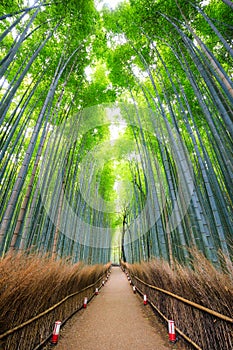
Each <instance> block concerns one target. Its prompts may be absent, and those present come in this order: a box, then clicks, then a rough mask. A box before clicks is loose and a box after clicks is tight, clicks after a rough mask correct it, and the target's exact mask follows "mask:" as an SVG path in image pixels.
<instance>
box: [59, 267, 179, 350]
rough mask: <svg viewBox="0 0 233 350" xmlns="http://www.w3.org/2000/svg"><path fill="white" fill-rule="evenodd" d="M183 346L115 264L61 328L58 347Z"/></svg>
mask: <svg viewBox="0 0 233 350" xmlns="http://www.w3.org/2000/svg"><path fill="white" fill-rule="evenodd" d="M78 349H81V350H99V349H101V350H102V349H106V350H119V349H121V350H168V349H183V347H182V344H181V343H179V342H178V343H176V344H171V343H169V341H168V335H167V332H166V327H164V325H162V324H161V323H160V322H159V321H158V320H157V319H156V317H155V316H154V314H153V312H152V310H151V309H150V306H149V305H146V306H144V305H143V300H142V298H141V297H139V296H138V295H136V294H134V293H133V291H132V287H131V286H130V284H129V282H128V280H127V277H126V276H125V274H124V273H123V272H122V270H121V269H120V268H119V267H113V268H112V273H111V277H110V279H109V280H108V282H107V284H106V285H105V286H104V287H103V288H102V289H101V291H100V293H99V295H97V296H96V297H95V298H94V299H93V300H92V301H91V302H90V303H89V304H88V305H87V308H86V309H82V310H81V311H80V312H78V313H77V314H76V315H75V316H74V317H73V318H72V319H71V320H69V321H68V323H67V324H66V325H65V326H64V328H63V329H62V330H61V333H60V338H59V343H58V345H57V346H56V350H78Z"/></svg>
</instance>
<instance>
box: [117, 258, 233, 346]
mask: <svg viewBox="0 0 233 350" xmlns="http://www.w3.org/2000/svg"><path fill="white" fill-rule="evenodd" d="M193 257H194V258H193V262H192V265H193V269H190V268H188V267H184V266H181V265H179V264H176V265H175V268H174V270H172V269H171V268H170V266H169V264H168V263H167V262H165V261H161V260H153V261H150V262H148V263H141V264H134V265H129V264H124V265H123V266H124V267H125V268H127V269H128V270H129V273H131V274H134V275H136V276H137V277H139V278H140V279H142V280H144V281H146V282H147V283H149V284H152V285H154V286H156V287H159V288H162V289H164V290H167V291H170V292H172V293H174V294H177V295H179V296H181V297H183V298H185V299H188V300H190V301H192V302H195V303H197V304H200V305H203V306H205V307H207V308H209V309H212V310H214V311H217V312H219V313H220V314H223V315H225V316H228V317H230V318H233V310H232V306H233V280H232V276H233V274H232V272H233V264H232V262H230V261H228V262H227V269H228V271H226V272H220V271H218V270H216V269H215V268H214V267H213V265H212V264H211V263H210V262H209V261H208V260H207V259H205V258H204V257H203V256H202V255H201V254H199V253H197V252H193ZM133 282H134V283H135V285H137V286H138V287H139V288H140V289H142V290H143V292H144V293H146V294H148V297H149V299H150V300H151V301H153V302H154V303H155V305H156V306H157V307H158V308H159V310H160V311H161V312H162V313H163V314H164V315H165V316H166V317H167V318H168V319H173V320H174V321H175V324H176V326H177V327H178V328H179V329H180V330H182V331H183V332H184V333H185V334H186V335H188V336H189V337H190V338H191V339H192V340H193V341H194V342H195V343H196V344H198V345H199V346H200V347H201V348H202V349H205V350H215V349H216V350H220V349H221V350H230V349H233V324H232V323H230V322H226V321H223V320H221V319H219V318H217V317H215V316H213V315H209V314H208V313H206V312H203V311H200V310H198V309H195V308H193V307H191V306H189V305H186V304H184V303H182V302H180V301H178V300H176V299H174V298H172V297H170V296H167V295H165V294H163V293H160V292H157V291H155V290H153V289H149V288H148V287H145V286H144V285H143V284H141V283H139V282H138V281H137V280H135V279H134V280H133ZM191 348H192V347H191Z"/></svg>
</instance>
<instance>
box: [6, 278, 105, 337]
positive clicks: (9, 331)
mask: <svg viewBox="0 0 233 350" xmlns="http://www.w3.org/2000/svg"><path fill="white" fill-rule="evenodd" d="M104 275H105V273H103V274H102V275H101V276H100V277H99V278H98V280H97V281H95V282H94V283H92V284H90V285H89V286H87V287H85V288H83V289H81V290H79V291H77V292H74V293H72V294H69V295H67V296H66V297H65V298H63V299H62V300H60V301H59V302H58V303H57V304H55V305H53V306H51V307H50V308H48V309H47V310H45V311H43V312H41V313H40V314H38V315H36V316H34V317H32V318H30V319H29V320H27V321H25V322H23V323H21V324H20V325H18V326H16V327H14V328H12V329H9V330H8V331H6V332H5V333H2V334H0V340H1V339H3V338H5V337H6V336H8V335H10V334H12V333H14V332H16V331H18V330H19V329H21V328H24V327H25V326H28V325H29V324H30V323H33V322H34V321H36V320H38V319H39V318H41V317H43V316H44V315H46V314H48V313H49V312H51V311H53V310H54V309H56V308H57V307H58V306H60V305H61V304H63V303H64V302H65V301H66V300H68V299H70V298H72V297H74V296H76V295H78V294H80V293H82V292H84V291H85V290H87V289H90V288H92V287H94V286H95V285H96V284H97V283H98V282H99V281H100V280H101V279H102V278H103V276H104Z"/></svg>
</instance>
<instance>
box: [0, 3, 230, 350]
mask: <svg viewBox="0 0 233 350" xmlns="http://www.w3.org/2000/svg"><path fill="white" fill-rule="evenodd" d="M232 33H233V2H232V1H231V0H174V1H172V0H153V1H152V0H122V1H121V0H118V1H117V0H115V1H104V0H64V1H60V0H58V1H57V0H56V1H55V0H8V1H7V0H2V1H1V3H0V45H1V46H0V47H1V51H0V61H1V65H0V86H1V90H0V99H1V104H0V119H1V125H0V139H1V141H0V142H1V151H0V157H1V165H0V169H1V170H0V171H1V173H0V174H1V194H0V196H1V198H0V207H1V209H0V255H1V259H2V260H1V264H3V268H2V270H1V271H2V272H1V276H5V278H6V279H5V285H3V286H2V287H1V288H0V290H1V291H3V292H4V291H5V290H6V289H7V286H8V285H9V286H10V285H11V284H10V283H13V282H12V279H13V277H12V276H13V275H14V273H15V276H17V275H18V277H19V276H20V274H21V273H22V275H23V271H26V270H27V268H29V266H32V265H33V264H34V265H33V266H34V267H35V269H36V268H37V267H36V266H39V265H40V264H41V267H40V268H41V271H42V270H43V269H44V270H43V271H44V272H43V273H44V274H45V273H46V264H47V263H48V261H49V262H50V264H51V266H55V265H54V264H58V265H59V264H60V265H59V266H60V267H59V269H60V268H61V264H62V266H63V268H64V269H65V268H66V269H68V268H70V269H72V266H79V265H78V264H83V265H82V267H79V268H78V270H79V272H80V271H81V272H80V274H82V273H83V274H85V271H87V274H90V275H91V274H92V272H91V271H93V270H91V269H93V266H97V270H98V269H100V270H101V268H100V266H102V269H104V273H107V272H106V271H108V270H109V266H110V265H109V264H111V263H113V264H116V265H118V264H121V266H122V268H123V270H124V271H126V270H127V271H129V272H130V271H131V273H132V274H135V275H137V276H138V278H142V276H143V272H142V273H141V274H140V273H139V272H140V271H141V270H140V269H142V267H143V266H144V267H145V269H150V271H152V272H153V270H154V271H155V270H156V268H157V267H158V269H161V270H163V266H164V270H163V271H165V269H167V268H169V269H170V270H169V271H170V272H169V273H167V276H168V275H169V276H171V275H172V274H173V273H174V274H175V273H178V274H179V273H180V272H179V271H181V270H179V269H185V270H184V271H189V272H190V273H194V272H195V268H197V269H198V267H195V266H196V265H198V263H197V264H196V265H195V261H196V260H198V259H199V260H198V261H199V262H200V264H202V262H203V261H205V262H206V264H209V265H208V268H209V269H211V271H215V273H216V274H223V275H224V276H225V277H224V278H226V279H229V281H231V284H230V287H227V283H228V282H229V281H228V282H226V280H225V282H224V283H223V285H225V287H223V289H224V288H226V290H225V292H226V293H230V292H229V290H231V291H232V290H233V288H232V283H233V282H232V277H231V276H232V275H231V274H232V272H233V267H232V261H233V259H232V256H233V108H232V107H233V82H232V77H233V35H232ZM17 259H18V260H17ZM23 259H24V260H23ZM44 259H45V260H44ZM33 261H34V262H33ZM39 261H40V262H39ZM45 261H47V263H46V262H45ZM35 262H37V263H35ZM61 262H62V263H61ZM110 262H111V263H110ZM4 264H5V265H4ZM7 264H11V267H9V270H7V269H8V267H7V268H6V267H4V266H6V265H7ZM27 264H28V265H27ZM30 264H31V265H30ZM153 264H154V265H153ZM156 264H157V265H156ZM203 264H204V263H203ZM7 266H8V265H7ZM13 266H18V268H19V270H18V271H15V272H14V269H15V268H14V267H13ZM27 266H28V267H27ZM65 266H66V267H65ZM80 266H81V265H80ZM136 266H140V268H139V267H137V268H138V270H137V268H136ZM156 266H157V267H156ZM20 268H21V270H20ZM4 269H5V270H4ZM51 269H52V267H51ZM85 269H86V270H85ZM88 269H90V270H88ZM203 269H204V267H203ZM136 270H137V271H138V272H135V271H136ZM4 271H5V272H4ZM7 271H8V272H7ZM9 271H11V272H9ZM20 271H21V272H20ZM36 271H37V270H36ZM48 271H49V268H48ZM69 271H70V272H68V270H67V271H66V272H65V270H64V272H62V271H61V273H64V276H65V274H67V276H68V275H69V273H70V276H71V275H72V276H73V272H72V271H71V270H69ZM88 271H89V272H88ZM182 271H183V270H182ZM152 272H151V273H152ZM25 273H26V272H25ZM101 273H102V270H101V272H98V278H99V277H100V276H101ZM159 273H160V272H158V274H159ZM162 273H163V272H161V274H162ZM38 274H39V270H38ZM197 274H198V273H197ZM213 274H214V273H213ZM9 275H11V278H12V279H10V277H9ZM207 275H208V274H206V276H207ZM72 276H71V277H72ZM93 276H94V275H93ZM93 276H92V277H93ZM147 276H152V275H150V274H149V272H148V275H147ZM95 277H96V278H95ZM95 277H93V280H89V282H87V283H86V284H85V283H84V284H83V285H82V288H84V287H86V286H87V285H88V284H91V283H94V281H96V280H97V272H96V275H95ZM144 277H145V276H144ZM15 278H16V277H15ZM19 278H20V277H19ZM62 278H63V277H62ZM64 278H65V277H64ZM72 278H73V277H72ZM205 278H207V277H205ZM219 278H220V277H219ZM67 279H68V277H67ZM142 279H143V278H142ZM144 279H145V278H144ZM80 280H81V277H80ZM190 280H191V278H190ZM216 280H217V277H216V279H215V282H213V285H216V283H217V282H216ZM134 282H135V284H136V280H135V281H134ZM152 282H153V283H152ZM22 283H23V282H22ZM25 283H26V282H25ZM54 283H55V282H54ZM57 283H58V284H59V283H60V282H59V281H58V282H57ZM62 283H63V282H62ZM67 283H68V282H67ZM138 283H139V282H138ZM147 283H150V284H155V283H157V282H156V281H154V280H153V279H152V277H148V279H147ZM190 283H191V282H190ZM210 283H211V282H210ZM229 283H230V282H229ZM19 284H20V282H19ZM4 286H5V287H4ZM158 287H161V288H163V286H159V285H158ZM80 288H81V286H80ZM167 288H168V287H167ZM35 289H36V288H35ZM164 289H166V288H164ZM174 292H176V293H178V292H177V290H176V291H175V290H174ZM4 293H5V292H4ZM67 293H68V291H67ZM70 293H73V290H70ZM65 295H66V294H64V295H63V296H62V297H63V298H64V297H65ZM216 295H217V294H216ZM231 297H232V300H233V292H231ZM4 298H5V297H4ZM54 298H55V297H54ZM59 298H61V295H60V296H59ZM190 298H191V297H190ZM229 298H230V297H229ZM5 300H6V299H5ZM58 300H60V299H56V300H55V299H54V300H53V301H54V302H53V303H52V301H51V304H48V305H47V304H46V305H45V306H44V309H43V306H42V309H41V311H43V310H45V309H46V308H48V307H50V306H51V305H53V304H55V303H56V302H57V301H58ZM229 300H231V299H229ZM194 301H195V300H194ZM229 302H230V301H229ZM226 303H228V302H227V301H226ZM1 305H2V304H1V298H0V309H1ZM4 305H5V304H4ZM4 310H5V309H4ZM38 311H39V310H38ZM217 311H218V309H217ZM7 312H8V311H6V312H5V313H4V315H5V316H4V317H8V316H7V315H8V313H7ZM219 312H222V313H223V314H224V315H227V313H228V317H232V311H231V312H230V310H229V308H228V311H226V310H222V311H221V310H219ZM34 314H35V313H33V311H32V313H31V314H30V315H29V316H28V318H30V317H32V316H33V315H34ZM9 317H10V316H9ZM22 317H23V315H22ZM16 321H17V320H16ZM23 321H25V319H24V318H22V319H18V321H17V322H14V321H11V322H10V321H9V322H10V323H9V325H11V327H13V326H15V325H18V324H20V323H22V322H23ZM228 321H229V320H228ZM2 322H3V321H2ZM46 322H47V321H46ZM231 322H232V318H231ZM3 323H4V322H3ZM0 325H1V319H0ZM8 328H10V327H7V326H4V327H3V333H4V332H6V331H7V330H8ZM228 331H229V330H228ZM231 332H232V331H231ZM14 336H15V337H16V335H14ZM224 337H225V336H224ZM226 337H227V336H226ZM3 338H4V337H3ZM13 338H14V337H13ZM0 339H1V338H0ZM14 339H16V338H14ZM17 339H18V338H17ZM222 339H223V338H222ZM10 341H11V343H10ZM10 341H8V342H9V344H10V345H9V344H8V343H7V342H6V344H8V345H5V348H4V349H10V350H13V349H19V348H18V347H16V345H13V344H15V343H17V341H16V340H12V339H11V340H10ZM14 341H15V343H14ZM198 341H199V340H198V339H196V340H195V342H197V343H198ZM0 342H1V340H0ZM36 344H37V343H36V342H35V344H34V347H35V346H36ZM218 344H219V343H218ZM223 344H228V346H229V347H227V346H226V347H224V345H221V347H218V346H219V345H216V346H217V347H216V348H215V347H214V345H213V344H211V345H208V346H209V347H208V346H207V345H205V346H204V345H200V347H198V349H201V348H202V349H211V350H213V349H231V346H233V345H232V338H231V340H230V336H229V338H224V340H223ZM34 347H33V349H34ZM0 348H1V346H0ZM20 349H21V348H20ZM22 349H24V350H25V349H30V347H29V345H28V344H27V345H25V344H24V345H22Z"/></svg>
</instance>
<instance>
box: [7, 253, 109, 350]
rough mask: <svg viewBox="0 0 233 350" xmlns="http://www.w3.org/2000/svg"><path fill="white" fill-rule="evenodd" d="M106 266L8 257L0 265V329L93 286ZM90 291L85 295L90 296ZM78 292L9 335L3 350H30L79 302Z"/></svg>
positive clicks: (17, 322)
mask: <svg viewBox="0 0 233 350" xmlns="http://www.w3.org/2000/svg"><path fill="white" fill-rule="evenodd" d="M108 268H109V265H94V266H85V265H83V264H82V263H77V264H75V265H70V264H68V263H66V262H64V261H54V260H52V259H50V258H48V257H46V256H44V257H41V256H39V255H28V256H26V255H23V254H13V255H8V256H6V257H5V258H4V259H2V260H1V262H0V276H1V281H0V330H1V334H2V333H4V332H5V331H7V330H9V329H11V328H13V327H15V326H17V325H20V324H21V323H23V322H25V321H27V320H29V319H31V318H32V317H34V316H36V315H38V314H39V313H41V312H43V311H45V310H47V309H48V308H50V307H51V306H53V305H54V304H56V303H58V302H59V301H60V300H62V299H63V298H65V297H66V296H67V295H69V294H72V293H75V292H77V291H79V290H81V289H83V288H85V287H87V286H88V285H90V284H93V283H94V282H95V281H96V280H97V279H98V278H99V277H100V276H101V275H102V274H103V273H106V271H107V269H108ZM93 291H94V288H91V290H88V291H86V292H85V295H86V294H87V295H86V296H88V297H90V296H91V295H92V293H93ZM83 298H84V295H83V294H82V293H81V294H80V295H78V296H77V297H73V298H71V299H70V300H69V302H66V303H64V304H62V305H61V306H60V307H58V309H56V310H54V311H52V312H51V313H49V314H47V316H46V317H43V318H41V319H39V320H38V321H37V322H35V323H33V324H32V325H30V326H27V327H26V328H24V329H22V330H21V331H18V332H16V333H14V334H13V335H11V336H9V337H8V338H7V339H6V341H5V343H4V345H2V348H3V349H9V350H14V349H22V350H25V349H27V350H29V349H33V348H34V347H35V345H36V344H38V343H39V342H40V341H41V340H42V339H44V338H45V337H46V336H48V334H50V332H51V331H52V329H53V325H54V322H55V321H56V320H57V319H61V320H64V319H65V318H66V317H68V316H69V315H70V314H71V313H72V312H73V311H74V310H75V309H77V308H79V307H80V306H81V305H82V303H83Z"/></svg>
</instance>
